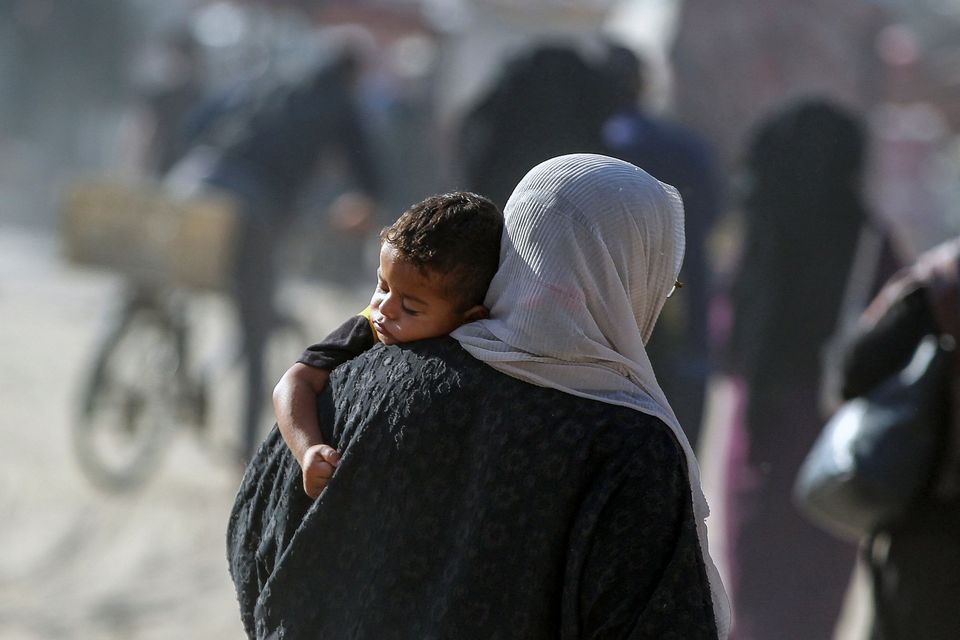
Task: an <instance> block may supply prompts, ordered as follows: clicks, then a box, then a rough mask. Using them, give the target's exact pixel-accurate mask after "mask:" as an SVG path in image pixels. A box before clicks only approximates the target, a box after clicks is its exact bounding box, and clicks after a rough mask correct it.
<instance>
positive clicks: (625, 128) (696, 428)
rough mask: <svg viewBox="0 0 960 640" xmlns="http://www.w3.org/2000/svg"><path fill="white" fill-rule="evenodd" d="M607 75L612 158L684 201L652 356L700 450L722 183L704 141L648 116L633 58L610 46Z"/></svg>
mask: <svg viewBox="0 0 960 640" xmlns="http://www.w3.org/2000/svg"><path fill="white" fill-rule="evenodd" d="M604 67H605V69H606V71H607V73H608V74H609V78H610V81H611V84H612V90H613V92H614V93H613V99H614V105H615V106H616V112H615V113H614V115H613V117H611V118H610V119H609V120H607V122H606V123H605V124H604V126H603V130H602V131H603V138H602V140H603V143H604V145H605V146H606V148H607V149H608V152H609V154H610V155H612V156H615V157H618V158H621V159H623V160H626V161H627V162H630V163H632V164H635V165H637V166H638V167H641V168H642V169H644V170H645V171H647V172H648V173H650V174H651V175H653V176H654V177H655V178H657V179H658V180H660V181H662V182H666V183H667V184H670V185H673V186H674V187H676V189H677V190H678V191H679V192H680V195H681V196H682V197H683V208H684V223H685V231H686V234H687V251H686V254H685V255H684V260H683V270H682V271H681V272H680V280H681V282H682V283H683V289H682V291H679V292H678V293H676V294H674V296H672V298H671V300H670V301H669V302H668V303H667V305H666V306H665V307H664V312H663V314H662V315H661V318H660V320H659V321H658V323H657V327H656V329H655V330H654V332H653V335H652V337H651V338H650V342H649V343H648V344H647V352H648V353H649V354H650V360H651V361H652V362H653V363H654V365H655V366H656V367H657V380H658V381H659V382H660V385H661V387H663V390H664V392H665V393H666V395H667V397H668V398H669V399H670V402H671V404H672V405H673V407H674V409H675V411H676V413H677V417H678V418H679V419H680V424H682V425H683V428H684V431H685V432H686V434H687V439H688V440H689V441H690V444H692V445H693V446H694V447H696V446H697V441H698V440H699V436H700V423H701V420H702V415H703V402H704V395H705V391H706V382H707V377H708V376H709V373H710V365H709V363H710V360H709V344H708V340H707V309H708V306H709V300H710V294H711V273H710V267H709V264H708V260H707V251H706V241H707V238H708V236H709V234H710V230H711V229H712V227H713V225H714V223H715V222H716V220H717V218H718V216H719V213H720V211H721V209H722V204H721V194H722V186H721V182H722V179H721V175H720V171H719V167H718V165H717V161H716V158H715V156H714V153H713V150H712V149H711V147H710V145H709V143H708V142H707V141H706V139H704V138H703V137H702V136H700V135H699V134H698V133H697V132H695V131H693V130H691V129H688V128H686V127H683V126H681V125H680V124H678V123H674V122H671V121H669V120H668V119H666V118H662V117H656V116H654V115H652V114H651V113H648V112H647V110H646V109H645V108H644V106H643V102H642V97H643V95H644V91H645V79H646V75H647V67H646V65H645V63H644V62H643V61H642V60H641V59H640V57H639V56H638V55H637V54H636V53H635V52H634V51H633V50H631V49H629V48H627V47H625V46H623V45H619V44H615V43H609V44H608V46H607V52H606V58H605V65H604Z"/></svg>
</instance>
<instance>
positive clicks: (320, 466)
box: [302, 444, 340, 498]
mask: <svg viewBox="0 0 960 640" xmlns="http://www.w3.org/2000/svg"><path fill="white" fill-rule="evenodd" d="M338 464H340V454H339V453H337V450H336V449H334V448H333V447H331V446H330V445H326V444H315V445H313V446H312V447H310V448H309V449H307V450H306V452H305V453H304V454H303V465H302V466H303V490H304V491H305V492H306V494H307V495H308V496H310V497H311V498H317V497H318V496H319V495H320V492H321V491H323V489H324V487H326V486H327V482H329V481H330V477H331V476H332V475H333V472H334V470H336V468H337V465H338Z"/></svg>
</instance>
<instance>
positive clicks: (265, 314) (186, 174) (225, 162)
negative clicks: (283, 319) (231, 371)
mask: <svg viewBox="0 0 960 640" xmlns="http://www.w3.org/2000/svg"><path fill="white" fill-rule="evenodd" d="M362 62H363V61H362V53H361V50H359V49H358V48H357V47H355V46H352V43H350V42H349V41H345V42H343V43H340V45H338V47H337V48H336V51H335V52H334V54H333V55H332V56H329V57H322V58H321V59H320V60H319V61H318V62H317V63H316V64H315V65H313V66H312V67H311V68H309V69H308V70H307V71H306V72H304V73H302V74H301V75H299V76H297V77H295V78H293V79H291V80H287V81H280V82H278V81H276V79H273V78H264V77H258V78H256V79H254V80H252V81H249V82H244V83H242V84H241V85H240V86H238V87H231V88H228V89H227V90H225V92H224V93H222V94H218V95H216V96H212V97H211V98H210V99H209V100H207V101H206V102H205V103H204V104H203V105H201V106H200V107H198V109H197V110H196V111H195V112H194V114H193V116H192V122H191V126H192V127H193V129H192V133H191V135H192V139H193V140H195V141H196V149H197V153H191V154H188V156H187V157H185V158H184V159H183V160H182V161H181V163H180V164H179V165H178V166H176V167H174V169H173V170H172V171H171V175H170V176H169V180H168V184H169V185H170V186H171V188H172V189H174V190H175V191H176V190H184V189H185V190H190V189H194V188H197V187H198V186H199V188H213V189H216V190H219V191H221V192H225V193H227V194H229V195H230V196H231V197H233V198H234V199H235V200H236V202H238V206H239V210H240V232H239V239H238V245H237V248H236V255H235V267H234V280H235V283H234V285H235V286H234V291H233V294H234V296H235V300H236V304H237V308H238V313H239V321H240V327H241V332H242V336H243V352H244V355H245V358H246V362H247V374H246V378H247V379H246V387H245V391H244V394H245V395H244V401H245V403H246V407H245V410H244V417H243V425H242V438H243V440H242V447H243V448H242V451H241V458H242V460H243V461H247V460H249V459H250V457H251V456H252V454H253V448H254V446H255V444H256V442H257V439H258V435H259V434H258V428H259V425H260V420H261V409H262V407H263V406H265V402H266V399H267V397H268V395H269V393H268V390H267V386H268V385H267V384H266V381H265V380H264V359H265V349H266V342H267V338H268V336H269V334H270V331H271V329H272V328H273V327H274V325H275V323H276V320H277V318H276V313H275V308H274V298H275V294H276V281H277V260H278V258H279V255H278V254H279V243H280V241H281V239H282V234H283V232H284V230H285V229H288V228H289V227H290V225H291V224H292V221H293V219H294V214H295V213H296V209H297V200H298V197H299V196H300V194H301V191H302V190H303V189H304V187H305V186H306V185H307V184H308V183H309V182H311V180H313V179H315V177H316V175H317V171H318V166H319V165H320V163H321V161H322V160H324V159H329V157H330V156H331V155H333V156H335V157H336V158H338V159H339V160H340V161H341V162H342V163H343V164H344V166H345V167H346V169H347V171H348V173H349V175H350V178H351V179H352V183H353V187H354V189H353V190H351V191H348V192H346V193H344V194H342V195H341V196H340V197H339V199H338V200H337V201H335V202H334V203H333V205H331V212H332V213H333V214H334V215H335V216H336V218H337V221H338V222H339V223H340V224H341V225H342V226H345V227H352V228H356V229H363V228H364V226H365V221H367V220H369V219H370V218H371V216H372V215H373V210H374V208H375V199H376V198H377V197H378V195H379V189H380V187H379V177H378V174H377V171H376V168H375V161H374V156H373V151H372V148H371V144H370V141H369V140H368V137H367V134H366V132H365V130H364V126H363V122H362V118H361V114H360V110H359V107H358V105H357V101H356V97H355V89H356V84H357V82H358V79H359V75H360V73H361V67H362ZM273 382H274V381H270V384H271V385H272V383H273Z"/></svg>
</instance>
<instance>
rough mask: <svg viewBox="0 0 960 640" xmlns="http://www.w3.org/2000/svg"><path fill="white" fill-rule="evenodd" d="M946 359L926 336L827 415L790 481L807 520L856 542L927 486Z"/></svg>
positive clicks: (943, 408) (942, 412) (937, 446)
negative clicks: (894, 368) (887, 373)
mask: <svg viewBox="0 0 960 640" xmlns="http://www.w3.org/2000/svg"><path fill="white" fill-rule="evenodd" d="M951 357H952V354H951V353H950V351H948V350H947V349H945V348H944V347H943V346H941V343H940V339H939V338H938V337H937V336H935V335H928V336H926V337H925V338H923V339H922V340H921V341H920V343H919V344H918V345H917V348H916V350H915V351H914V354H913V357H912V358H911V359H910V362H909V363H908V364H907V365H906V366H905V367H904V368H903V369H902V370H900V371H898V372H897V373H896V374H894V375H893V376H891V377H890V378H888V379H886V380H885V381H884V382H882V383H881V384H879V385H878V386H876V387H874V388H873V389H872V390H871V391H869V392H868V393H866V394H865V395H864V396H862V397H858V398H853V399H851V400H848V401H847V402H845V403H844V404H843V405H841V407H840V408H839V409H838V410H837V411H836V412H835V413H834V414H833V416H832V417H831V418H830V420H829V421H828V422H827V424H826V425H825V426H824V428H823V431H822V432H821V434H820V435H819V437H818V438H817V441H816V442H815V443H814V445H813V448H812V449H811V450H810V453H809V454H808V455H807V458H806V459H805V460H804V463H803V465H802V466H801V468H800V471H799V473H798V475H797V479H796V484H795V486H794V498H795V501H796V503H797V505H798V507H799V508H800V510H801V511H803V512H804V513H805V514H806V515H807V516H808V517H809V518H810V519H811V520H812V521H813V522H815V523H816V524H818V525H820V526H821V527H822V528H824V529H826V530H828V531H830V532H831V533H833V534H835V535H838V536H840V537H844V538H850V539H854V540H857V539H860V538H861V537H862V536H865V535H866V534H868V533H870V532H871V531H874V530H876V529H877V528H878V527H880V526H882V525H884V524H886V523H889V522H892V521H894V520H896V519H897V518H899V517H900V516H902V515H903V514H904V513H906V512H907V510H908V509H909V508H910V507H911V506H912V505H914V504H915V503H916V501H917V500H918V499H919V498H920V497H921V496H923V495H924V493H925V492H926V491H927V490H928V489H929V488H930V486H931V483H932V481H933V480H934V478H935V473H936V469H937V466H938V462H939V459H940V454H941V453H942V449H943V443H944V439H945V438H946V433H947V421H948V415H949V413H948V384H949V380H948V376H949V370H950V365H951V362H950V359H951Z"/></svg>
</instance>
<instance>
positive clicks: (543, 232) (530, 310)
mask: <svg viewBox="0 0 960 640" xmlns="http://www.w3.org/2000/svg"><path fill="white" fill-rule="evenodd" d="M504 222H505V229H504V235H503V241H502V244H501V248H500V268H499V270H498V271H497V273H496V275H495V276H494V278H493V281H492V282H491V283H490V289H489V291H488V293H487V297H486V305H487V307H488V308H489V309H490V317H489V318H488V319H486V320H481V321H478V322H471V323H469V324H465V325H463V326H462V327H460V328H459V329H457V330H456V331H454V332H453V333H452V334H451V335H452V336H453V337H454V338H455V339H457V340H458V341H459V342H460V344H461V345H463V347H464V349H466V350H467V351H468V352H469V353H470V354H471V355H473V356H474V357H475V358H477V359H479V360H482V361H483V362H486V363H487V364H489V365H490V366H491V367H493V368H494V369H497V370H498V371H502V372H503V373H506V374H507V375H510V376H512V377H514V378H519V379H520V380H524V381H526V382H530V383H532V384H535V385H539V386H543V387H550V388H554V389H559V390H561V391H564V392H566V393H570V394H573V395H576V396H581V397H585V398H593V399H596V400H600V401H602V402H608V403H610V404H615V405H622V406H627V407H633V408H635V409H637V410H638V411H641V412H643V413H646V414H649V415H652V416H656V417H657V418H660V419H661V420H662V421H663V422H664V423H665V424H667V425H668V426H669V427H670V429H671V430H672V431H673V433H674V435H675V436H676V438H677V440H678V441H679V443H680V446H681V447H682V448H683V452H684V454H685V456H686V463H687V475H688V479H689V481H690V493H691V496H692V498H693V511H694V515H695V517H696V521H697V534H698V537H699V541H700V547H701V549H702V551H703V560H704V563H705V565H706V570H707V577H708V578H709V581H710V587H711V592H712V595H713V609H714V615H715V616H716V620H717V627H718V630H719V632H720V637H721V638H725V637H726V636H727V632H728V630H729V626H730V608H729V603H728V601H727V597H726V594H725V592H724V590H723V585H722V584H721V582H720V576H719V573H718V572H717V569H716V566H715V565H714V564H713V561H712V559H711V557H710V554H709V551H708V547H707V530H706V523H705V519H706V517H707V515H708V514H709V509H708V508H707V502H706V499H705V497H704V495H703V490H702V489H701V486H700V470H699V465H698V464H697V459H696V456H695V455H694V453H693V450H692V449H691V447H690V443H689V442H687V438H686V436H685V435H684V433H683V430H682V429H681V428H680V424H679V422H678V421H677V418H676V416H675V415H674V413H673V409H671V407H670V404H669V403H668V402H667V399H666V397H665V396H664V393H663V391H662V390H661V389H660V385H659V384H658V383H657V379H656V376H655V375H654V373H653V367H652V366H651V365H650V359H649V358H648V357H647V352H646V349H645V347H644V345H645V344H646V342H647V340H648V339H649V338H650V334H651V332H652V331H653V326H654V324H655V323H656V320H657V316H659V314H660V309H661V308H662V307H663V304H664V302H665V301H666V299H667V297H668V296H669V295H670V293H671V291H672V290H673V287H674V284H675V282H676V279H677V275H678V274H679V272H680V265H681V263H682V262H683V251H684V232H683V204H682V202H681V200H680V196H679V194H678V193H677V190H676V189H674V188H673V187H671V186H669V185H666V184H663V183H661V182H659V181H658V180H656V179H655V178H654V177H652V176H651V175H649V174H648V173H646V172H644V171H642V170H641V169H639V168H637V167H635V166H633V165H632V164H630V163H628V162H623V161H621V160H616V159H614V158H609V157H606V156H601V155H593V154H575V155H567V156H560V157H557V158H553V159H551V160H547V161H546V162H543V163H541V164H540V165H538V166H536V167H534V168H533V169H532V170H531V171H530V172H529V173H528V174H527V175H526V177H524V178H523V180H521V181H520V184H519V185H518V186H517V188H516V189H515V190H514V192H513V195H511V196H510V200H509V201H508V202H507V205H506V207H505V209H504Z"/></svg>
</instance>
